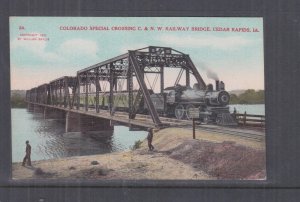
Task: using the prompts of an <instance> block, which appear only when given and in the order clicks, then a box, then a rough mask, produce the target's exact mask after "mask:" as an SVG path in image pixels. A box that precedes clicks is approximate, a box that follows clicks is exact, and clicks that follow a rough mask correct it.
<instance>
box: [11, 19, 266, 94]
mask: <svg viewBox="0 0 300 202" xmlns="http://www.w3.org/2000/svg"><path fill="white" fill-rule="evenodd" d="M19 26H23V27H24V28H25V29H22V30H19ZM61 26H104V27H106V26H107V27H109V28H110V30H109V31H78V30H77V31H74V30H73V31H70V30H69V31H64V30H60V27H61ZM114 26H136V27H137V26H140V27H141V28H142V29H143V28H144V27H145V26H147V27H151V26H152V27H155V28H157V27H159V26H162V27H173V26H175V27H179V26H181V27H189V31H166V30H163V31H157V30H155V31H143V30H142V31H112V30H111V28H112V27H114ZM191 27H210V28H211V29H212V28H213V27H228V28H230V29H231V28H232V27H235V28H244V27H247V28H250V29H251V30H252V28H257V29H258V30H259V32H232V31H230V32H216V31H209V32H197V31H191ZM28 33H29V34H32V33H37V34H46V35H47V36H46V37H47V38H49V41H32V40H30V41H28V40H26V41H24V40H18V39H17V38H18V37H19V38H20V34H28ZM149 45H157V46H167V47H172V48H174V49H177V50H179V51H181V52H184V53H187V54H189V55H190V57H191V58H192V60H193V61H194V63H195V65H196V66H197V68H198V70H199V72H200V74H201V75H202V77H203V79H204V80H205V81H206V82H207V83H210V82H213V81H212V80H211V79H209V78H208V77H207V76H206V74H207V71H213V72H216V73H217V75H218V77H219V78H220V79H221V80H223V81H224V82H225V84H226V88H227V90H234V89H248V88H252V89H264V65H263V64H264V62H263V61H264V59H263V20H262V18H198V17H193V18H190V17H181V18H177V17H176V18H163V17H156V18H126V17H122V18H119V17H113V18H112V17H98V18H95V17H11V18H10V48H11V51H10V57H11V58H10V60H11V88H12V89H30V88H32V87H34V86H37V85H40V84H43V83H46V82H49V81H50V80H53V79H55V78H58V77H61V76H64V75H70V76H73V75H75V74H76V71H78V70H80V69H83V68H85V67H88V66H90V65H93V64H95V63H98V62H101V61H103V60H106V59H109V58H112V57H115V56H117V55H120V54H123V53H125V52H126V51H127V50H133V49H138V48H142V47H146V46H149ZM169 76H170V77H172V75H169Z"/></svg>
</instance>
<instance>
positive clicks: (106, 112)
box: [26, 46, 206, 127]
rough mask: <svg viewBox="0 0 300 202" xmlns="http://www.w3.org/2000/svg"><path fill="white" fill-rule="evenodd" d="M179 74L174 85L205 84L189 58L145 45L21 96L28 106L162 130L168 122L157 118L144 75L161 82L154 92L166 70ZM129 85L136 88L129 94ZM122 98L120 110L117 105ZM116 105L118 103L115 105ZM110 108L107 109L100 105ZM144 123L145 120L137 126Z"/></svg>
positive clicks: (204, 85) (200, 85)
mask: <svg viewBox="0 0 300 202" xmlns="http://www.w3.org/2000/svg"><path fill="white" fill-rule="evenodd" d="M167 68H173V69H175V68H176V69H178V70H177V71H178V72H179V73H178V75H177V79H176V81H175V84H174V85H176V84H178V82H179V81H180V79H181V77H182V76H183V75H185V84H186V86H190V80H191V79H190V76H191V75H193V76H194V78H195V80H196V82H197V83H198V85H199V87H200V89H205V88H206V84H205V82H204V81H203V79H202V77H201V75H200V74H199V72H198V71H197V69H196V67H195V65H194V63H193V62H192V60H191V58H190V56H189V55H187V54H184V53H182V52H180V51H177V50H174V49H172V48H169V47H157V46H155V47H154V46H149V47H146V48H142V49H137V50H130V51H128V52H127V53H125V54H123V55H119V56H117V57H114V58H111V59H108V60H105V61H103V62H100V63H97V64H95V65H92V66H89V67H87V68H85V69H82V70H79V71H77V75H76V76H75V77H73V76H63V77H61V78H58V79H55V80H53V81H50V82H49V83H46V84H43V85H40V86H37V87H35V88H32V89H30V90H28V91H27V92H26V101H27V102H28V103H29V104H31V105H37V106H43V107H48V108H53V109H59V110H64V111H70V112H73V113H80V114H85V115H90V116H95V117H101V118H105V119H109V120H115V121H118V122H130V123H132V124H134V125H140V126H147V125H148V126H151V125H153V126H155V127H164V125H165V124H167V123H168V121H167V120H166V119H165V118H163V117H160V116H159V114H158V112H157V111H156V109H155V107H154V103H153V102H152V101H151V99H150V92H149V85H148V86H147V82H148V84H149V81H147V78H146V75H147V74H155V76H156V77H155V81H154V82H157V81H158V80H159V81H160V82H159V84H160V86H159V89H160V93H161V94H163V90H164V88H165V86H164V85H165V72H166V71H165V70H166V69H167ZM134 81H135V82H136V83H137V89H134ZM120 93H121V94H123V95H124V96H125V97H126V99H125V98H124V99H125V103H124V104H123V105H122V106H123V107H122V110H119V107H117V106H120V102H124V99H123V98H122V97H120V96H116V95H119V94H120ZM120 100H121V101H120ZM104 102H105V103H109V104H107V105H106V106H105V105H104V104H103V103H104ZM141 103H143V104H144V105H145V106H147V109H148V114H149V115H147V116H146V115H141V114H138V106H139V104H141ZM140 118H142V119H143V118H144V119H147V118H148V120H147V121H144V122H143V121H139V120H138V119H140Z"/></svg>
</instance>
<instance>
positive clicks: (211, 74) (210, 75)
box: [206, 69, 219, 80]
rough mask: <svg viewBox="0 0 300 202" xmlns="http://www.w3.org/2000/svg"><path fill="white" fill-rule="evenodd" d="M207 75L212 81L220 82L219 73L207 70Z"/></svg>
mask: <svg viewBox="0 0 300 202" xmlns="http://www.w3.org/2000/svg"><path fill="white" fill-rule="evenodd" d="M206 75H207V77H208V78H210V79H213V80H219V77H218V75H217V73H215V72H213V71H211V70H210V69H206Z"/></svg>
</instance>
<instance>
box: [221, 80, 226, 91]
mask: <svg viewBox="0 0 300 202" xmlns="http://www.w3.org/2000/svg"><path fill="white" fill-rule="evenodd" d="M220 90H225V84H224V82H223V81H221V82H220Z"/></svg>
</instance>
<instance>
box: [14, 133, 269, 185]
mask: <svg viewBox="0 0 300 202" xmlns="http://www.w3.org/2000/svg"><path fill="white" fill-rule="evenodd" d="M153 145H154V147H155V150H154V151H152V152H150V151H148V148H147V141H146V140H144V141H143V143H142V144H141V145H140V148H138V149H136V150H134V151H123V152H116V153H109V154H102V155H91V156H80V157H68V158H61V159H52V160H42V161H33V162H32V167H29V166H26V167H23V166H22V165H21V163H13V166H12V167H13V170H12V175H13V179H16V180H18V179H41V178H42V179H58V178H59V179H99V180H101V179H109V180H110V179H152V180H153V179H155V180H159V179H170V180H172V179H185V180H190V179H193V180H201V179H206V180H210V179H265V175H266V174H265V143H264V142H255V141H252V140H245V139H243V138H239V137H233V136H230V135H224V134H214V133H210V132H202V131H201V132H200V131H197V133H196V139H195V140H193V139H192V132H191V130H188V129H179V128H168V129H164V130H161V131H159V132H157V133H155V134H154V138H153Z"/></svg>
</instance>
